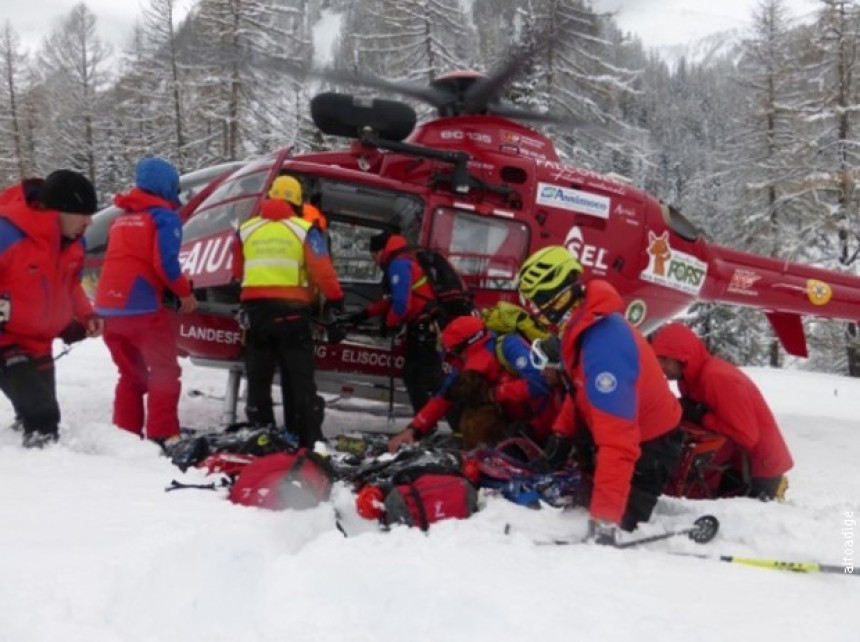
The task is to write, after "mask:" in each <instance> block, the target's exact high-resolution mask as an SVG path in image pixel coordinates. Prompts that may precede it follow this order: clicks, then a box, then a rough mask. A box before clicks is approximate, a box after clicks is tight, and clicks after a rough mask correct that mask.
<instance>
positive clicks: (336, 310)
mask: <svg viewBox="0 0 860 642" xmlns="http://www.w3.org/2000/svg"><path fill="white" fill-rule="evenodd" d="M323 314H324V315H325V316H327V317H328V316H336V315H337V316H342V315H343V299H338V300H337V301H326V302H325V305H324V306H323Z"/></svg>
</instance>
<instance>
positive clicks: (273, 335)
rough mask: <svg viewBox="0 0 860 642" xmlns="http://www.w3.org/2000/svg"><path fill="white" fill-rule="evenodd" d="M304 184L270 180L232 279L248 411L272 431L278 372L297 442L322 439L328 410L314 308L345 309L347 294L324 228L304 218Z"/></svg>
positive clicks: (239, 247)
mask: <svg viewBox="0 0 860 642" xmlns="http://www.w3.org/2000/svg"><path fill="white" fill-rule="evenodd" d="M301 213H302V187H301V184H300V183H299V181H298V180H297V179H296V178H294V177H292V176H279V177H278V178H276V179H275V180H274V182H273V183H272V186H271V189H270V190H269V193H268V199H267V200H266V201H264V202H263V205H262V208H261V211H260V214H259V215H257V216H254V217H252V218H250V219H248V220H247V221H245V222H244V223H243V224H242V225H241V226H240V227H239V230H238V239H237V241H236V244H235V245H234V253H233V270H234V277H235V278H236V279H237V280H239V281H241V284H242V290H241V295H240V298H241V301H242V306H243V310H244V312H245V315H246V323H247V329H246V334H245V372H246V375H247V378H248V399H247V406H246V408H245V412H246V414H247V416H248V421H250V422H251V423H252V424H254V425H255V426H257V427H266V426H275V425H276V423H275V415H274V409H273V403H272V383H273V381H274V376H275V369H276V368H277V369H278V371H279V372H280V378H281V391H282V395H283V402H284V423H285V424H286V428H287V429H288V430H290V431H291V432H293V433H295V434H296V435H297V436H298V440H299V445H300V446H303V447H306V448H313V446H314V443H315V442H317V441H320V440H322V438H323V435H322V420H323V410H324V407H323V406H322V405H321V404H320V400H321V398H320V397H318V395H317V390H316V384H315V382H314V372H315V364H314V343H313V332H312V325H311V324H312V319H311V315H312V307H313V306H312V304H313V302H314V300H315V297H316V294H317V292H320V293H321V294H322V295H323V296H324V297H325V300H326V306H327V307H328V308H330V309H331V308H337V309H341V308H342V306H343V292H342V290H341V287H340V282H339V281H338V278H337V274H336V273H335V270H334V266H333V265H332V263H331V259H330V257H329V254H328V249H327V247H326V242H325V238H324V236H323V233H322V231H321V230H320V228H319V227H318V226H316V225H314V224H313V223H311V222H308V221H306V220H304V219H303V218H302V216H301Z"/></svg>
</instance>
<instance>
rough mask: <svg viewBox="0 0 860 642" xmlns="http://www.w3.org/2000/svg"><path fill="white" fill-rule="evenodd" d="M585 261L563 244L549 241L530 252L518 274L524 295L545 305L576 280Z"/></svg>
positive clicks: (542, 305) (541, 305)
mask: <svg viewBox="0 0 860 642" xmlns="http://www.w3.org/2000/svg"><path fill="white" fill-rule="evenodd" d="M580 274H582V265H580V263H579V261H577V260H576V259H575V258H574V256H573V255H572V254H571V253H570V252H568V251H567V248H565V247H564V246H561V245H548V246H547V247H544V248H541V249H540V250H538V251H537V252H535V253H534V254H532V255H531V256H529V257H528V258H527V259H526V260H525V262H524V263H523V265H522V267H521V268H520V273H519V276H518V282H519V285H518V287H519V290H520V294H521V295H522V297H523V298H524V299H525V300H526V301H529V302H531V303H533V304H534V305H535V306H536V307H537V308H539V309H542V308H543V307H544V306H545V305H546V304H547V303H549V302H550V301H552V300H553V299H555V298H556V297H557V296H558V295H559V294H560V293H561V292H562V291H563V290H564V289H565V288H569V287H571V286H573V284H574V283H576V280H577V279H578V278H579V275H580Z"/></svg>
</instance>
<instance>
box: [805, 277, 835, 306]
mask: <svg viewBox="0 0 860 642" xmlns="http://www.w3.org/2000/svg"><path fill="white" fill-rule="evenodd" d="M806 296H808V297H809V302H810V303H812V305H827V304H828V303H829V302H830V297H832V296H833V290H831V289H830V286H829V285H828V284H827V283H825V282H824V281H819V280H817V279H807V281H806Z"/></svg>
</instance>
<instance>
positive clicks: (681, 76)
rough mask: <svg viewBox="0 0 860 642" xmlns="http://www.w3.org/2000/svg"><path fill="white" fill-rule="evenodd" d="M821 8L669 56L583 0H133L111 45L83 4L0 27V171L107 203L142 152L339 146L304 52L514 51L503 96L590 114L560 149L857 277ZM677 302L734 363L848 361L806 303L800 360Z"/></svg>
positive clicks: (372, 69)
mask: <svg viewBox="0 0 860 642" xmlns="http://www.w3.org/2000/svg"><path fill="white" fill-rule="evenodd" d="M819 4H820V7H819V12H818V13H817V16H816V19H815V20H814V21H812V22H811V23H809V24H804V25H797V24H794V23H793V22H792V21H791V20H790V19H789V15H788V12H787V9H786V7H785V6H784V3H783V2H782V0H761V1H760V3H759V5H758V8H757V9H756V11H755V12H754V15H753V16H752V27H751V29H750V30H749V31H748V32H747V33H745V34H744V37H743V39H734V40H732V41H731V42H730V43H725V42H722V41H721V46H720V47H715V48H713V49H712V50H711V51H710V53H709V55H708V56H704V57H701V58H697V59H696V60H692V59H691V60H686V59H684V58H681V59H679V60H675V61H672V62H671V64H670V63H669V62H666V61H664V60H662V59H661V58H660V57H659V56H658V55H657V54H656V53H655V52H648V51H646V50H645V48H644V47H643V45H642V43H641V42H640V41H639V40H638V39H637V38H636V37H635V34H629V33H623V32H622V31H621V30H620V29H619V28H618V26H617V24H616V23H615V21H614V18H613V16H612V15H610V14H598V13H595V12H594V11H593V10H592V8H591V6H590V4H589V3H588V2H586V1H583V0H198V1H197V2H196V3H195V4H194V6H193V7H192V9H191V11H190V12H188V13H187V14H184V15H183V17H182V19H181V20H180V19H179V18H178V11H177V7H178V5H179V0H145V2H144V3H143V4H142V8H141V15H140V20H139V22H138V24H137V26H136V27H135V29H134V31H133V34H132V35H131V37H130V38H129V41H128V42H127V44H126V46H125V47H124V48H123V50H121V51H113V50H111V47H110V46H109V45H108V44H107V43H106V41H105V40H104V39H103V38H102V37H101V36H100V34H99V25H98V23H97V19H96V17H95V15H94V14H93V13H92V12H91V11H90V10H89V9H88V8H87V6H86V4H85V3H81V4H79V5H77V6H76V7H74V8H73V9H72V10H71V11H70V12H69V13H68V14H67V15H64V16H61V17H58V18H57V19H56V22H55V24H56V26H55V28H54V30H53V31H52V32H51V33H50V35H49V36H48V37H46V38H45V39H44V41H43V42H42V44H41V45H40V46H39V47H38V49H37V50H36V51H27V50H24V49H23V47H22V45H21V42H20V38H19V37H18V35H17V33H16V31H15V25H14V24H11V23H9V22H6V23H5V24H4V25H2V32H0V67H2V73H0V182H2V184H3V185H6V184H9V183H12V182H15V181H17V180H19V179H20V178H21V177H24V176H32V175H44V174H46V173H48V172H50V171H52V170H53V169H56V168H59V167H66V168H72V169H77V170H79V171H82V172H83V173H85V174H87V175H88V176H89V177H90V178H91V179H92V180H93V182H94V183H95V185H96V186H97V189H98V191H99V195H100V199H101V201H102V202H103V203H104V204H105V205H107V204H108V203H109V199H110V197H111V195H112V194H113V193H115V192H117V191H119V190H121V189H125V188H126V187H127V186H128V184H129V183H130V180H131V177H132V176H133V168H134V165H135V163H136V162H137V160H139V159H140V157H142V156H144V155H147V154H157V155H160V156H164V157H166V158H168V159H170V160H171V161H173V162H175V163H176V164H177V166H179V167H180V169H181V170H182V171H184V172H187V171H192V170H194V169H198V168H201V167H205V166H207V165H211V164H214V163H218V162H222V161H228V160H236V159H243V158H247V157H252V156H254V155H259V154H263V153H266V152H268V151H270V150H272V149H276V148H280V147H285V146H290V145H292V146H294V148H295V150H296V151H303V150H308V149H325V148H331V147H335V146H338V145H343V141H338V140H335V139H330V138H327V137H323V136H321V135H320V134H319V133H318V132H317V131H316V129H315V128H314V126H313V124H312V123H311V121H310V116H309V112H308V102H309V100H310V98H311V97H312V96H313V94H315V93H317V92H318V91H320V90H323V89H326V87H325V85H324V83H323V82H322V81H320V80H319V79H318V76H315V75H313V74H308V73H307V72H308V71H309V70H310V69H312V68H315V67H320V66H327V67H335V68H339V69H342V70H345V71H351V72H360V73H362V74H372V75H375V76H379V77H382V78H385V79H387V80H391V81H405V82H412V83H415V84H421V85H423V84H426V83H427V82H428V81H430V80H431V79H433V78H434V77H436V76H437V75H439V74H442V73H445V72H447V71H451V70H454V69H462V68H471V69H477V70H489V69H493V68H496V67H498V66H499V65H500V64H502V63H503V61H504V60H505V56H506V55H508V54H509V53H510V52H511V51H512V50H514V49H528V50H530V51H533V52H534V54H533V55H532V57H531V59H530V61H529V65H528V68H527V70H526V73H525V74H523V75H522V77H520V78H517V79H515V81H514V82H513V83H512V84H511V86H510V88H509V92H508V95H507V98H508V99H509V100H510V101H512V102H514V103H515V104H517V105H519V106H523V107H528V108H531V109H540V110H549V111H552V112H554V113H557V114H563V115H568V116H571V117H576V118H577V119H580V120H582V121H584V122H585V123H586V124H585V125H583V126H581V127H576V128H570V127H568V128H565V127H560V126H547V127H546V128H545V129H544V133H547V134H548V135H550V136H551V137H552V138H553V139H554V141H555V143H556V145H557V147H558V151H559V153H560V154H561V156H562V157H563V159H564V160H565V162H567V163H570V164H575V165H578V166H581V167H586V168H588V169H592V170H594V171H597V172H601V173H608V172H615V173H617V174H621V175H623V176H626V177H628V178H629V179H630V180H631V181H632V182H633V184H635V185H637V186H639V187H641V188H643V189H645V190H647V191H649V192H651V193H653V194H655V195H656V196H657V197H658V198H660V199H662V200H664V201H666V202H668V203H671V204H673V205H675V206H676V207H678V208H679V209H680V210H681V211H682V212H684V213H685V215H687V216H688V217H689V218H690V219H691V220H693V221H694V222H695V223H696V224H698V225H699V226H700V227H701V228H702V229H703V230H704V231H705V233H706V234H707V237H708V238H709V239H710V240H711V241H714V242H717V243H720V244H723V245H728V246H731V247H735V248H738V249H741V250H746V251H753V252H757V253H760V254H765V255H768V256H773V257H777V258H782V259H786V260H791V261H799V262H808V263H813V264H816V265H819V266H822V267H827V268H829V269H837V270H843V271H851V272H855V273H857V272H858V268H857V266H858V264H860V262H858V260H857V259H858V256H860V222H859V221H858V217H859V216H860V215H858V200H860V192H858V189H857V187H856V182H857V178H858V175H857V170H856V169H855V166H856V165H857V162H858V156H860V58H858V55H857V54H858V47H860V4H858V1H857V0H820V2H819ZM667 19H668V18H667ZM348 90H349V91H352V92H354V93H359V92H361V91H362V90H361V89H356V88H354V87H351V88H349V89H348ZM377 95H378V94H377ZM387 97H388V98H395V96H387ZM416 107H417V108H418V109H419V114H421V115H423V116H424V117H429V116H430V113H429V108H428V107H427V106H422V105H416ZM689 314H690V317H691V319H692V320H693V321H694V322H695V324H696V326H697V328H698V329H699V330H700V331H702V333H703V334H704V335H705V336H706V337H707V339H708V342H709V344H710V345H711V347H713V348H714V349H716V350H717V351H718V352H720V353H721V354H723V355H724V356H726V357H727V358H729V359H731V360H732V361H734V362H736V363H739V364H743V365H770V366H777V367H779V366H786V365H797V366H799V367H804V368H811V369H815V370H820V371H826V372H833V373H838V374H849V375H852V376H860V337H858V332H857V327H856V325H854V324H848V325H846V324H841V323H835V322H829V321H821V322H816V321H815V320H806V328H807V337H808V341H809V344H810V354H811V356H810V359H808V360H801V361H800V362H796V361H794V360H792V359H789V358H788V357H786V355H785V354H784V353H783V352H782V351H781V349H780V347H779V344H778V343H777V342H776V340H775V339H774V338H773V334H772V332H771V330H770V327H769V325H768V323H767V321H766V320H765V318H764V315H762V314H761V312H758V311H753V310H746V309H740V308H734V307H725V306H710V305H697V306H694V307H693V308H692V309H691V310H690V313H689Z"/></svg>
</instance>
